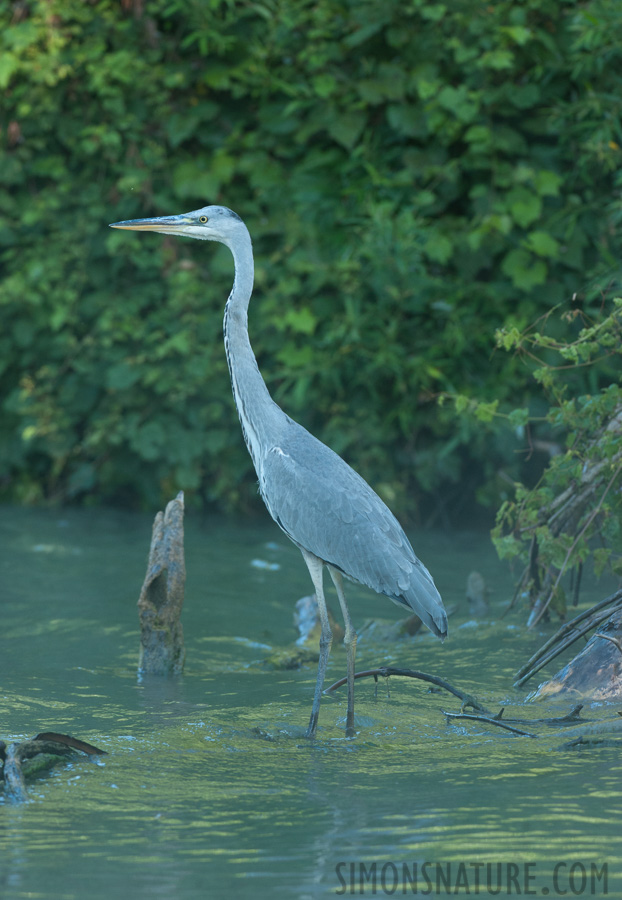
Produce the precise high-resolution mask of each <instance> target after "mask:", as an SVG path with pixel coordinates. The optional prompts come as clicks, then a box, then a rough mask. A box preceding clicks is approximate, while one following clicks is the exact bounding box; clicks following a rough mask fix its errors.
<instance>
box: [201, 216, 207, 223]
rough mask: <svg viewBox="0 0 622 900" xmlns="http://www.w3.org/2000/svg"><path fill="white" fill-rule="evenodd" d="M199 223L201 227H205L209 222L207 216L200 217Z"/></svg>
mask: <svg viewBox="0 0 622 900" xmlns="http://www.w3.org/2000/svg"><path fill="white" fill-rule="evenodd" d="M199 222H200V223H201V225H205V223H206V222H207V216H199Z"/></svg>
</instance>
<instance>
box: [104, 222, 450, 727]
mask: <svg viewBox="0 0 622 900" xmlns="http://www.w3.org/2000/svg"><path fill="white" fill-rule="evenodd" d="M111 227H112V228H126V229H129V230H132V231H157V232H161V233H163V234H176V235H183V236H185V237H192V238H198V239H199V240H204V241H219V242H220V243H222V244H226V246H227V247H228V248H229V249H230V250H231V253H232V254H233V262H234V269H235V275H234V281H233V288H232V290H231V293H230V295H229V299H228V300H227V304H226V306H225V316H224V339H225V352H226V355H227V363H228V365H229V372H230V375H231V385H232V388H233V396H234V399H235V405H236V407H237V410H238V415H239V418H240V423H241V425H242V432H243V435H244V440H245V442H246V446H247V447H248V451H249V453H250V455H251V458H252V460H253V464H254V466H255V471H256V473H257V478H258V480H259V490H260V493H261V496H262V497H263V500H264V502H265V504H266V506H267V508H268V512H269V513H270V515H271V516H272V518H273V519H274V521H275V522H276V523H277V525H279V526H280V528H282V530H283V531H284V532H285V534H286V535H287V536H288V537H289V538H290V539H291V540H292V541H293V542H294V544H296V546H297V547H298V548H299V549H300V552H301V553H302V555H303V558H304V561H305V562H306V564H307V568H308V569H309V575H310V576H311V580H312V582H313V586H314V588H315V594H316V597H317V603H318V610H319V615H320V622H321V636H320V655H319V662H318V671H317V681H316V684H315V693H314V696H313V706H312V709H311V718H310V720H309V727H308V728H307V732H306V734H307V736H308V737H314V736H315V733H316V728H317V722H318V716H319V711H320V699H321V694H322V687H323V684H324V676H325V673H326V666H327V663H328V656H329V653H330V647H331V642H332V633H331V628H330V624H329V620H328V611H327V609H326V600H325V598H324V587H323V573H324V567H325V566H326V568H327V569H328V571H329V573H330V576H331V578H332V581H333V584H334V585H335V589H336V591H337V597H338V599H339V605H340V607H341V612H342V614H343V619H344V623H345V637H344V644H345V648H346V659H347V685H348V699H347V714H346V735H347V736H353V735H354V733H355V727H354V657H355V653H356V632H355V630H354V628H353V626H352V621H351V619H350V614H349V612H348V607H347V604H346V598H345V595H344V590H343V576H344V575H345V576H346V578H348V579H350V580H352V581H355V582H358V583H360V584H363V585H367V586H368V587H370V588H372V589H373V590H374V591H377V592H378V593H379V594H385V595H386V596H387V597H389V598H390V599H391V600H393V601H394V602H395V603H397V604H398V605H401V606H402V607H406V608H407V609H408V610H409V611H410V610H413V611H414V612H415V613H417V615H418V616H420V618H421V619H422V620H423V622H424V623H425V624H426V625H427V626H428V628H429V629H430V630H431V631H432V632H433V633H434V634H436V635H438V636H439V637H441V638H445V636H446V635H447V614H446V613H445V608H444V607H443V601H442V600H441V597H440V594H439V592H438V591H437V589H436V587H435V585H434V581H433V580H432V576H431V575H430V573H429V572H428V570H427V569H426V567H425V566H424V565H423V563H422V562H420V560H419V559H417V557H416V556H415V553H414V551H413V549H412V547H411V545H410V542H409V540H408V538H407V537H406V535H405V533H404V531H403V529H402V527H401V525H400V524H399V523H398V521H397V519H396V518H395V516H394V515H393V513H392V512H391V511H390V510H389V509H388V507H387V506H386V505H385V503H384V502H383V501H382V500H381V499H380V497H379V496H378V495H377V494H376V493H375V492H374V491H373V490H372V489H371V488H370V486H369V485H368V484H367V482H366V481H364V479H363V478H361V476H360V475H358V474H357V473H356V472H355V471H354V470H353V469H351V468H350V466H349V465H348V464H347V463H346V462H344V461H343V460H342V459H341V457H340V456H338V455H337V454H336V453H334V452H333V451H332V450H331V449H330V448H329V447H327V446H326V445H325V444H323V443H322V442H321V441H319V440H318V439H317V438H315V437H313V435H312V434H310V433H309V432H308V431H307V430H306V429H305V428H303V427H302V426H301V425H299V424H298V423H297V422H294V420H293V419H291V418H290V417H289V416H288V415H287V414H286V413H284V412H283V410H282V409H281V408H280V407H279V406H278V405H277V404H276V403H275V401H274V400H273V399H272V397H271V396H270V393H269V391H268V388H267V387H266V384H265V382H264V380H263V378H262V376H261V373H260V371H259V368H258V366H257V361H256V359H255V355H254V353H253V350H252V347H251V344H250V340H249V336H248V316H247V313H248V304H249V301H250V298H251V294H252V290H253V273H254V269H253V249H252V244H251V238H250V234H249V232H248V229H247V227H246V225H245V224H244V222H243V221H242V219H241V218H240V217H239V216H238V215H237V214H236V213H234V212H232V210H230V209H227V208H226V207H223V206H205V207H203V208H202V209H197V210H194V211H193V212H189V213H184V214H182V215H175V216H160V217H157V218H152V219H132V220H128V221H125V222H115V223H114V224H113V225H111Z"/></svg>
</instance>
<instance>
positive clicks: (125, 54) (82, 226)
mask: <svg viewBox="0 0 622 900" xmlns="http://www.w3.org/2000/svg"><path fill="white" fill-rule="evenodd" d="M0 17H1V23H2V28H1V29H0V88H1V89H2V91H3V102H2V108H1V111H0V126H1V136H0V137H1V154H2V157H1V159H0V278H1V281H0V307H1V322H2V328H1V330H0V404H1V405H0V491H1V493H0V496H2V497H4V499H11V500H17V501H27V502H39V501H42V500H44V499H53V500H83V501H89V502H100V501H108V502H110V501H112V502H124V503H140V504H143V505H153V504H155V503H159V502H161V500H162V498H163V495H164V496H165V497H166V498H167V499H168V498H170V496H171V495H172V494H173V493H174V492H175V491H176V490H178V489H180V488H183V489H185V490H186V491H188V492H189V500H192V501H193V502H195V503H201V504H206V503H208V504H209V503H216V504H218V505H220V507H221V508H228V509H232V508H240V507H243V506H246V505H247V504H250V503H254V502H255V501H254V500H253V496H254V494H255V490H256V489H255V486H254V478H253V475H252V469H251V463H250V459H249V458H248V456H247V454H246V451H245V448H244V446H243V443H242V441H241V438H240V432H239V426H238V423H237V419H236V417H235V413H234V410H233V404H232V399H231V396H230V388H229V381H228V375H227V372H226V365H225V359H224V351H223V349H222V345H221V319H222V310H223V306H224V301H225V299H226V297H227V294H228V290H229V287H230V283H231V278H232V267H231V260H230V256H229V254H228V251H227V250H226V249H225V248H215V247H214V246H212V245H204V244H199V243H198V242H192V241H183V240H181V239H177V238H170V239H166V238H165V239H163V238H161V237H159V236H147V235H132V234H128V233H121V232H119V233H117V232H111V231H109V230H107V223H109V222H113V221H117V220H119V219H126V218H132V217H136V216H145V215H152V214H153V215H159V214H166V213H176V212H184V211H186V210H189V209H194V208H197V207H199V206H203V205H205V204H206V203H208V202H220V203H223V204H225V205H227V206H231V207H232V208H234V209H235V210H236V211H237V212H239V213H240V214H241V215H242V216H243V217H244V218H245V220H246V221H247V223H248V225H249V227H250V229H251V232H252V234H253V236H254V240H255V247H256V254H257V288H256V297H255V300H254V301H253V307H252V310H251V323H250V324H251V331H252V340H253V343H254V346H255V348H256V352H257V355H258V358H259V363H260V366H261V368H262V370H263V371H264V373H265V375H266V379H267V381H268V384H269V387H270V389H271V391H272V392H273V394H274V396H275V398H276V399H277V401H278V402H280V403H281V404H282V405H283V406H284V407H285V409H286V410H287V411H288V412H289V413H290V414H291V415H293V416H294V417H295V418H297V419H298V420H299V421H301V422H302V423H303V424H305V425H306V426H307V427H309V428H310V429H311V430H312V431H314V433H316V434H318V436H320V437H321V438H323V439H324V440H326V441H327V442H329V443H330V444H331V445H332V446H333V447H334V448H335V449H336V450H337V451H339V452H340V453H342V454H343V455H344V456H345V457H346V458H347V459H348V460H349V461H350V462H352V463H353V464H355V465H356V467H357V468H358V469H359V471H361V473H362V474H363V475H364V476H365V477H366V478H368V479H369V480H370V481H371V482H372V483H373V484H374V485H375V486H376V487H378V489H379V490H380V492H381V493H382V494H383V495H384V496H385V498H386V499H388V500H389V501H390V502H391V503H392V504H393V506H394V507H395V508H396V510H397V511H398V512H401V513H402V514H403V515H411V516H412V515H415V514H416V512H417V510H422V509H425V508H426V502H427V504H428V508H429V509H434V510H436V512H437V513H439V512H440V513H441V514H442V515H444V516H446V517H447V518H449V517H451V518H453V519H456V518H458V517H460V515H467V514H468V515H469V516H472V514H473V503H474V498H475V496H476V494H477V496H478V497H479V499H480V500H481V501H482V502H484V503H489V504H491V505H496V504H497V503H498V501H499V498H500V497H502V496H503V495H504V493H505V494H507V492H508V486H507V485H508V481H510V482H511V481H512V480H513V479H515V478H517V477H519V475H520V476H521V477H523V478H526V479H527V480H529V478H531V477H532V476H531V474H530V472H529V470H528V468H525V466H529V465H532V464H533V458H532V462H531V463H523V461H522V460H523V455H522V454H521V453H520V452H518V451H521V450H523V449H524V448H525V447H526V446H527V445H528V442H527V439H526V436H525V428H524V427H523V425H521V427H518V424H517V422H513V423H512V422H510V425H511V426H512V427H504V428H495V429H488V428H485V427H484V426H483V424H482V421H481V418H482V417H481V416H480V418H479V419H478V418H477V417H476V416H475V417H473V416H468V415H467V416H462V417H459V418H457V417H456V411H455V405H454V404H452V403H446V404H444V405H442V406H439V405H438V403H437V398H438V397H439V396H441V395H446V394H449V395H456V394H459V395H461V396H462V397H463V398H465V397H466V398H469V397H473V398H477V399H478V401H480V402H484V403H487V402H488V403H495V409H496V410H508V411H509V410H510V409H512V408H514V407H520V408H525V409H528V410H529V411H530V412H531V413H532V414H533V415H535V416H541V417H542V419H543V421H542V425H541V426H540V427H541V428H542V434H541V437H542V438H546V437H547V435H548V434H549V433H550V430H551V428H553V427H554V423H551V421H550V420H549V421H547V420H546V418H545V417H546V413H547V410H548V402H547V399H546V397H545V395H544V394H543V393H542V391H541V388H540V385H539V384H538V383H537V382H536V381H534V380H533V379H529V378H527V377H526V371H525V368H524V366H523V364H522V362H521V360H520V358H519V357H518V356H516V355H514V354H508V353H503V352H495V351H494V346H495V344H494V334H495V331H496V329H497V328H500V327H505V328H506V329H512V328H515V329H518V330H519V331H520V330H523V329H524V328H526V327H527V326H528V325H529V324H530V323H531V322H533V321H534V320H535V319H537V318H538V317H539V316H540V315H542V313H544V312H546V311H549V310H550V309H551V308H552V307H553V306H555V305H557V304H560V305H561V306H562V308H573V309H580V310H581V311H582V314H583V315H584V316H587V317H592V318H594V317H597V316H598V314H599V308H600V306H601V304H602V302H603V298H606V297H608V296H609V294H610V293H611V291H612V290H613V288H614V287H615V281H616V278H617V276H618V274H619V260H620V238H619V223H620V218H621V215H622V204H621V199H620V197H621V194H620V186H621V185H620V181H621V179H620V174H619V173H620V159H621V152H622V151H621V149H620V147H621V146H622V124H621V123H622V116H621V114H622V6H620V4H617V3H612V2H610V0H585V2H576V0H507V2H503V3H489V4H486V3H481V2H479V0H451V3H449V2H447V3H438V2H430V0H383V2H382V3H381V2H378V0H313V2H307V0H289V2H285V0H261V2H253V0H245V2H243V0H149V2H142V0H133V2H132V0H125V2H122V3H119V2H118V0H91V2H85V0H45V2H44V0H15V2H9V0H0ZM575 374H576V375H577V379H578V381H577V385H576V387H577V390H582V391H584V392H585V391H588V390H598V389H599V388H600V387H602V385H603V381H606V380H607V379H609V378H610V377H611V376H610V371H609V370H606V369H602V368H599V362H598V360H596V361H595V362H594V365H592V366H590V367H589V374H588V370H587V369H585V370H582V371H579V372H578V373H575ZM523 424H524V423H523ZM529 437H530V441H531V444H530V445H531V446H533V433H532V434H531V435H530V436H529ZM544 459H546V454H544V455H542V456H541V458H540V462H542V460H544ZM536 468H538V466H537V465H536Z"/></svg>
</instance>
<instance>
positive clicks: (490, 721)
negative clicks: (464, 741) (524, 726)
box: [442, 709, 536, 738]
mask: <svg viewBox="0 0 622 900" xmlns="http://www.w3.org/2000/svg"><path fill="white" fill-rule="evenodd" d="M442 712H443V713H444V715H445V716H446V717H447V722H449V720H450V719H469V720H470V721H471V722H486V724H487V725H496V727H497V728H504V729H505V730H506V731H511V732H512V734H522V735H525V737H532V738H535V737H536V735H535V734H531V732H530V731H521V729H520V728H514V727H513V726H512V725H506V723H505V722H502V721H501V714H499V715H498V716H474V715H472V714H471V713H461V712H459V713H452V712H447V710H445V709H444V710H442ZM501 712H503V710H501Z"/></svg>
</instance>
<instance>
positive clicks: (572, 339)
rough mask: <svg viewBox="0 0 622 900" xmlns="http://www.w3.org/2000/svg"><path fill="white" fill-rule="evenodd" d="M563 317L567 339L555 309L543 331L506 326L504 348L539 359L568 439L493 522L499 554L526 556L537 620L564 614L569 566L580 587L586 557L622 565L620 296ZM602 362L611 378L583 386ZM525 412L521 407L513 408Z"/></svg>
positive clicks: (557, 423)
mask: <svg viewBox="0 0 622 900" xmlns="http://www.w3.org/2000/svg"><path fill="white" fill-rule="evenodd" d="M564 318H565V320H566V329H567V330H568V331H570V336H567V337H566V339H565V340H560V339H559V338H558V337H553V336H552V335H551V334H550V333H549V334H547V333H546V332H547V331H551V330H552V329H551V328H550V324H551V321H552V316H551V318H549V317H547V319H546V320H545V321H544V322H543V323H540V329H539V330H538V331H535V330H533V329H530V330H529V331H527V332H525V333H523V334H521V333H519V332H518V330H517V329H511V330H505V331H504V330H502V331H500V332H499V334H498V340H499V342H500V344H501V345H502V346H503V347H504V348H505V349H506V350H515V351H516V352H517V353H518V354H520V355H521V356H523V357H526V358H527V359H528V360H529V361H530V362H531V364H532V366H533V362H534V360H535V361H536V362H537V367H536V368H535V369H534V372H533V375H534V378H535V379H536V381H537V382H539V383H540V384H541V385H542V386H543V388H544V389H545V391H546V392H547V394H548V395H549V396H550V398H551V408H550V410H549V412H548V414H547V416H546V420H547V422H548V424H549V426H550V427H551V430H552V432H553V433H554V434H555V433H556V434H557V435H559V436H561V439H562V443H561V444H560V445H559V446H555V445H551V447H552V448H553V447H554V449H553V455H552V458H551V460H550V463H549V465H548V466H547V467H546V469H545V471H544V473H543V475H542V477H541V479H540V481H539V483H538V484H537V485H536V486H535V487H534V488H532V489H528V488H527V487H525V485H523V484H518V485H517V486H516V491H515V495H514V496H513V497H512V498H511V499H509V500H506V501H505V502H504V503H503V504H502V506H501V508H500V509H499V512H498V514H497V524H496V527H495V530H494V531H493V540H494V542H495V545H496V548H497V551H498V553H499V555H500V556H501V557H502V558H507V559H510V560H520V561H521V562H522V563H523V564H524V569H523V573H522V575H521V577H520V579H519V582H518V586H517V594H518V593H522V594H523V595H524V596H526V597H528V598H529V600H530V607H531V614H530V622H532V623H533V624H535V623H536V622H537V621H538V620H539V619H540V618H541V617H542V616H543V615H545V614H546V613H547V612H548V610H549V607H550V608H552V609H555V610H556V611H557V613H558V614H559V615H560V616H562V617H563V616H564V615H565V613H566V610H567V603H568V601H567V596H566V589H565V588H566V584H567V582H568V579H567V578H566V579H564V576H566V575H568V574H569V573H570V574H571V575H572V576H573V577H572V583H573V588H574V591H575V594H576V596H578V591H579V586H580V580H581V572H582V568H583V564H584V563H585V562H586V561H587V560H588V559H592V561H593V563H594V568H595V571H596V574H597V575H600V574H601V573H602V572H603V570H604V569H605V567H610V568H611V569H612V570H613V571H614V572H615V573H617V574H618V575H620V574H622V555H621V552H620V549H621V542H620V536H621V530H622V529H621V525H622V495H621V493H620V477H621V475H622V444H621V442H620V435H621V434H622V384H621V378H622V365H621V363H622V300H620V299H617V300H614V301H613V304H612V306H611V308H610V309H609V311H608V313H607V314H606V315H602V316H600V317H599V319H598V320H597V321H594V322H590V321H586V320H585V318H584V317H582V316H580V315H570V316H569V315H566V316H565V317H564ZM578 322H579V323H580V324H581V326H582V327H581V328H580V329H579V330H577V327H576V326H577V323H578ZM556 330H559V329H556ZM573 331H574V334H573V333H572V332H573ZM596 362H598V363H599V364H600V365H601V367H603V368H605V367H606V368H607V369H608V370H609V373H610V377H611V383H610V384H608V385H607V386H606V387H603V388H602V390H600V391H598V390H597V391H595V393H585V394H577V390H576V386H577V381H578V380H579V379H578V373H579V372H581V370H582V369H584V368H587V370H588V371H590V370H593V368H594V365H595V363H596ZM580 380H581V381H583V379H580ZM524 412H525V411H523V410H517V411H515V417H516V416H521V417H523V415H524ZM525 424H527V418H526V417H525Z"/></svg>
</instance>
